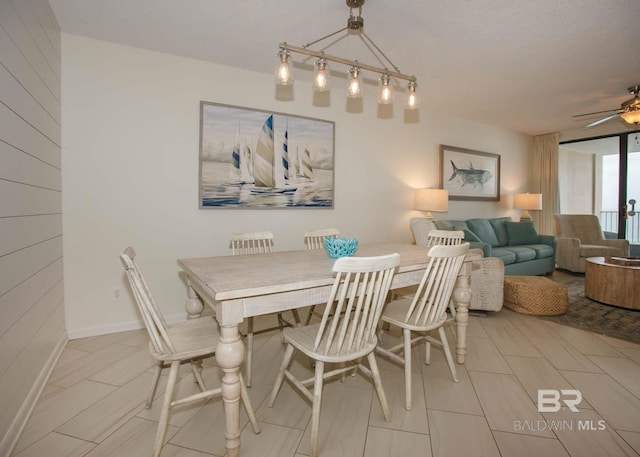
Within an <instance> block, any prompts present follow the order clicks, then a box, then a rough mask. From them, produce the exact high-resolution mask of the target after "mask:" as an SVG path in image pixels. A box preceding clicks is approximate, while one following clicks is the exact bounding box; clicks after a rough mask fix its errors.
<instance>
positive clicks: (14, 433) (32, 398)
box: [0, 333, 69, 455]
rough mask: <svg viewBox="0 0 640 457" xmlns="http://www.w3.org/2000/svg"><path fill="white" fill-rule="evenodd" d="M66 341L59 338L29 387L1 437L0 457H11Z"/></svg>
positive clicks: (65, 337) (65, 338)
mask: <svg viewBox="0 0 640 457" xmlns="http://www.w3.org/2000/svg"><path fill="white" fill-rule="evenodd" d="M67 341H69V338H68V337H67V334H66V333H64V334H63V335H62V338H60V340H59V341H58V342H57V343H56V345H55V347H54V349H53V352H52V353H51V355H50V356H49V358H48V359H47V361H46V363H45V364H44V366H43V367H42V370H41V371H40V374H38V377H37V378H36V381H35V382H34V383H33V386H31V389H30V390H29V393H28V394H27V396H26V398H25V400H24V402H23V403H22V406H21V407H20V410H19V411H18V414H16V417H14V418H13V422H11V425H10V426H9V429H8V430H7V433H6V434H5V435H4V436H3V437H2V441H0V455H11V453H12V452H13V448H14V447H15V446H16V444H17V443H18V439H19V438H20V434H21V433H22V431H23V430H24V427H25V426H26V425H27V421H28V420H29V417H30V416H31V413H32V412H33V408H35V406H36V403H37V402H38V398H40V394H41V393H42V390H43V389H44V386H45V385H46V384H47V380H48V379H49V376H50V375H51V372H52V371H53V369H54V367H55V366H56V363H57V362H58V359H59V358H60V356H61V355H62V351H63V350H64V347H65V346H66V344H67Z"/></svg>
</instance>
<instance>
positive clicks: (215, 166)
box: [198, 101, 335, 209]
mask: <svg viewBox="0 0 640 457" xmlns="http://www.w3.org/2000/svg"><path fill="white" fill-rule="evenodd" d="M334 132H335V125H334V123H333V122H331V121H325V120H320V119H312V118H307V117H302V116H294V115H289V114H284V113H274V112H268V111H262V110H255V109H249V108H242V107H237V106H230V105H222V104H217V103H211V102H204V101H203V102H200V160H199V163H200V183H199V196H198V198H199V206H200V208H246V209H254V208H333V204H334V203H333V202H334V145H335V140H334Z"/></svg>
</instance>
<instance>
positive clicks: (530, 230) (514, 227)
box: [504, 222, 540, 246]
mask: <svg viewBox="0 0 640 457" xmlns="http://www.w3.org/2000/svg"><path fill="white" fill-rule="evenodd" d="M504 226H505V228H506V231H507V237H508V238H509V246H521V245H523V244H537V243H540V235H538V231H537V230H536V226H535V225H533V222H505V224H504Z"/></svg>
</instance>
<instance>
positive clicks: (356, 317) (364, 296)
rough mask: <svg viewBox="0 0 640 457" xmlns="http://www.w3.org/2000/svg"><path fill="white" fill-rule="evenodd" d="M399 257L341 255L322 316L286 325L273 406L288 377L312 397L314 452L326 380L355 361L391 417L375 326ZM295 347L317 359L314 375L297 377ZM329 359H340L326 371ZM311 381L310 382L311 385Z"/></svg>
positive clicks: (273, 391)
mask: <svg viewBox="0 0 640 457" xmlns="http://www.w3.org/2000/svg"><path fill="white" fill-rule="evenodd" d="M399 263H400V256H399V255H398V254H389V255H384V256H378V257H342V258H339V259H337V260H336V261H335V263H334V265H333V271H334V272H336V277H335V280H334V282H333V287H332V289H331V293H330V296H329V299H328V301H327V306H326V308H325V310H324V313H323V315H322V321H321V322H320V323H318V324H313V325H307V326H303V327H293V328H287V329H285V330H284V332H283V334H284V338H285V341H286V342H287V348H286V350H285V354H284V357H283V359H282V364H281V365H280V372H279V373H278V376H277V378H276V381H275V384H274V386H273V390H272V391H271V397H270V398H269V407H271V406H273V404H274V402H275V400H276V397H277V395H278V392H279V391H280V387H281V386H282V382H283V380H284V378H285V377H286V378H287V380H288V381H290V382H291V383H292V386H293V387H294V388H295V389H296V390H298V391H299V392H300V393H301V394H302V395H304V396H305V397H306V398H307V399H308V400H310V401H311V403H312V404H313V410H312V415H311V451H310V457H315V456H316V454H317V447H318V426H319V423H320V406H321V402H322V388H323V383H324V380H325V379H327V378H330V377H334V376H337V375H339V374H344V373H346V372H348V371H352V370H354V365H355V367H356V368H357V369H359V370H360V371H361V372H362V373H364V374H365V375H367V376H368V377H370V378H371V379H372V380H373V383H374V385H375V388H376V392H377V394H378V399H379V401H380V405H381V406H382V412H383V414H384V418H385V420H386V421H387V422H389V421H390V420H391V415H390V412H389V406H388V405H387V400H386V397H385V394H384V390H383V388H382V382H381V380H380V372H379V371H378V365H377V363H376V358H375V354H374V351H375V348H376V344H377V341H378V340H377V337H376V327H377V324H378V321H379V319H380V314H381V313H382V308H383V306H384V304H385V301H386V298H387V294H388V292H389V287H390V286H391V280H392V279H393V273H394V270H395V268H396V267H397V266H398V265H399ZM295 351H300V352H301V353H303V354H305V355H306V356H308V357H310V358H311V359H312V360H314V361H315V375H314V376H313V377H311V378H309V379H306V380H298V379H297V378H296V377H295V375H294V374H293V373H292V372H291V371H289V365H290V363H291V360H292V358H293V355H294V353H295ZM364 357H366V358H367V361H368V362H369V368H367V367H366V366H364V365H362V364H361V363H360V361H361V359H362V358H364ZM325 363H331V364H337V365H338V368H335V369H332V370H330V371H326V372H325ZM307 386H312V389H311V390H310V389H309V388H308V387H307Z"/></svg>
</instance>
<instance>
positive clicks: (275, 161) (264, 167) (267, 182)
mask: <svg viewBox="0 0 640 457" xmlns="http://www.w3.org/2000/svg"><path fill="white" fill-rule="evenodd" d="M285 136H286V135H285ZM285 163H286V164H287V167H286V170H287V172H286V173H287V175H288V157H287V158H286V159H285V154H284V152H283V153H278V154H276V149H275V144H274V140H273V114H272V115H270V116H269V117H268V118H267V120H266V121H265V122H264V125H263V126H262V131H261V132H260V138H259V139H258V144H257V145H256V150H255V154H254V161H253V178H254V187H253V188H252V189H251V192H252V193H255V194H282V193H292V192H295V191H296V190H297V188H298V187H297V186H296V185H295V184H293V183H291V182H287V181H288V180H286V179H285Z"/></svg>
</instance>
